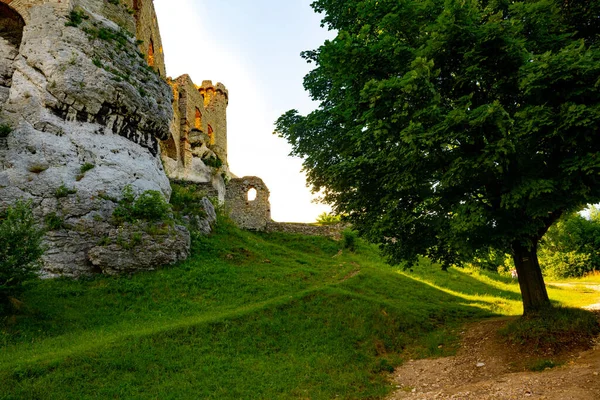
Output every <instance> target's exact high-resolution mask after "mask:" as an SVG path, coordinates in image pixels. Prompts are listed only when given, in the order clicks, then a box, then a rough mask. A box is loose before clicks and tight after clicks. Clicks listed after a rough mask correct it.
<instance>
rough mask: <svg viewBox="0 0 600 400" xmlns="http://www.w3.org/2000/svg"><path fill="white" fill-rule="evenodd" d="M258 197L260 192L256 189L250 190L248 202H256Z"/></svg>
mask: <svg viewBox="0 0 600 400" xmlns="http://www.w3.org/2000/svg"><path fill="white" fill-rule="evenodd" d="M257 195H258V192H257V191H256V189H254V188H250V190H248V193H247V194H246V196H247V200H248V201H249V202H251V201H254V200H256V196H257Z"/></svg>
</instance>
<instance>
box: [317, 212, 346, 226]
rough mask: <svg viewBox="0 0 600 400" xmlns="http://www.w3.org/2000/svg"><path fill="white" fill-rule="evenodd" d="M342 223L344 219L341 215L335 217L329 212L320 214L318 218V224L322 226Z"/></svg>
mask: <svg viewBox="0 0 600 400" xmlns="http://www.w3.org/2000/svg"><path fill="white" fill-rule="evenodd" d="M340 222H342V217H341V216H340V215H333V214H331V213H328V212H324V213H322V214H319V216H318V217H317V224H320V225H333V224H339V223H340Z"/></svg>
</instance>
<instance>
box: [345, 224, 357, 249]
mask: <svg viewBox="0 0 600 400" xmlns="http://www.w3.org/2000/svg"><path fill="white" fill-rule="evenodd" d="M357 238H358V233H357V232H356V231H354V230H352V229H344V230H343V231H342V246H343V247H344V249H347V250H350V251H355V250H356V239H357Z"/></svg>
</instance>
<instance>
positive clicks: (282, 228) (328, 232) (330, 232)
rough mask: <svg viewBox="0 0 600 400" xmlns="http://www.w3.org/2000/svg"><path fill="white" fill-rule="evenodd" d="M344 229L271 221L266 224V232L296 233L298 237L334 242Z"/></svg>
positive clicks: (341, 226) (334, 226)
mask: <svg viewBox="0 0 600 400" xmlns="http://www.w3.org/2000/svg"><path fill="white" fill-rule="evenodd" d="M344 228H346V225H345V224H334V225H314V224H302V223H294V222H274V221H271V222H269V223H268V224H267V227H266V231H267V232H285V233H297V234H300V235H309V236H326V237H330V238H332V239H335V240H339V239H340V238H341V237H342V231H343V230H344Z"/></svg>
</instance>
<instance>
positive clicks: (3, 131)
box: [0, 124, 12, 138]
mask: <svg viewBox="0 0 600 400" xmlns="http://www.w3.org/2000/svg"><path fill="white" fill-rule="evenodd" d="M11 132H12V128H11V127H10V126H9V125H5V124H0V138H4V137H7V136H8V135H10V133H11Z"/></svg>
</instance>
